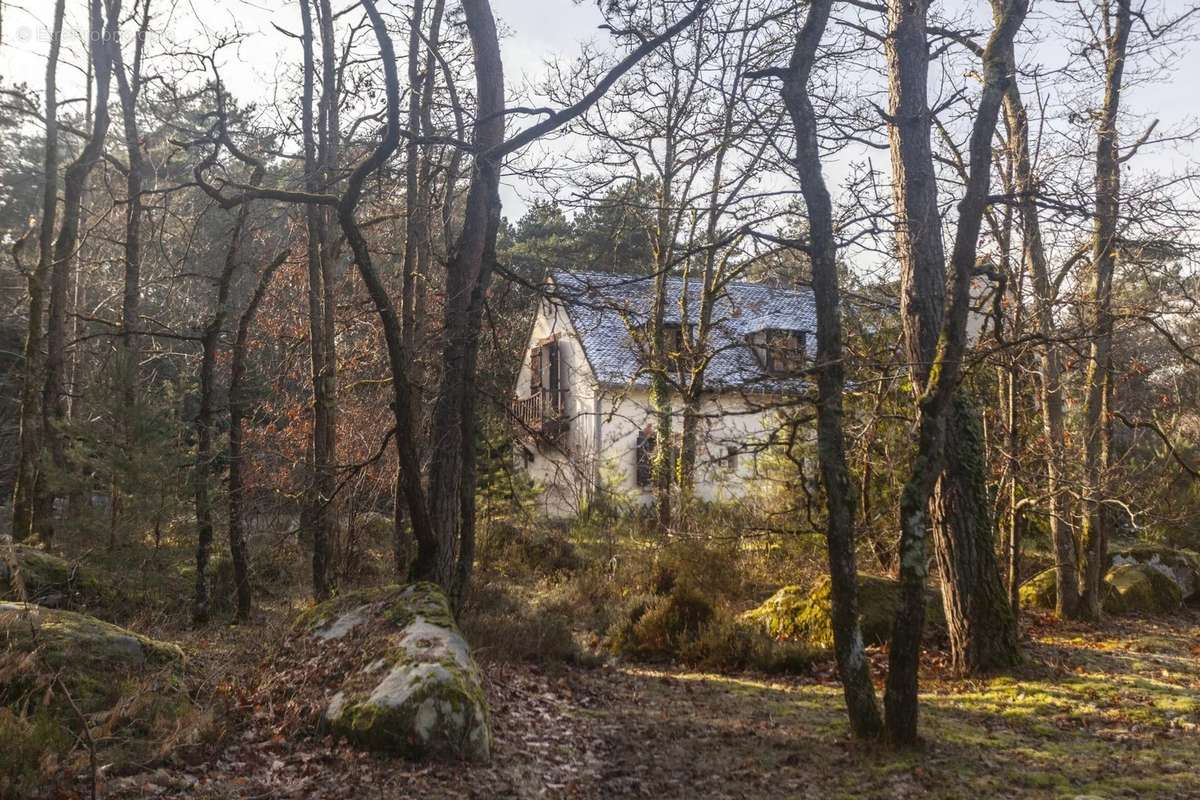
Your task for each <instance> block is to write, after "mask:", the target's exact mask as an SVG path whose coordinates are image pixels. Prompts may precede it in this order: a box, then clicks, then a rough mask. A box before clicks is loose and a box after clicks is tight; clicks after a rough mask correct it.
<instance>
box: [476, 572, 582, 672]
mask: <svg viewBox="0 0 1200 800" xmlns="http://www.w3.org/2000/svg"><path fill="white" fill-rule="evenodd" d="M571 619H572V614H571V608H570V606H569V605H568V604H567V603H565V602H563V601H562V600H561V599H558V598H555V597H553V596H524V595H523V594H521V593H519V592H518V591H516V590H513V589H509V590H506V589H504V588H501V587H500V586H499V585H497V584H496V583H481V584H478V585H476V586H475V588H474V589H472V590H471V597H470V599H469V601H468V603H467V605H466V607H465V608H464V609H463V613H462V614H461V615H460V617H459V627H460V628H461V629H462V632H463V635H464V636H465V637H466V638H467V641H468V642H470V643H471V648H472V650H473V651H474V653H475V654H476V656H478V657H481V658H491V659H495V660H498V661H532V662H537V663H549V662H555V661H567V662H576V663H587V661H588V659H587V658H586V654H585V653H584V652H583V650H582V649H581V648H580V647H579V645H578V644H577V643H576V641H575V635H574V633H573V632H572V628H571Z"/></svg>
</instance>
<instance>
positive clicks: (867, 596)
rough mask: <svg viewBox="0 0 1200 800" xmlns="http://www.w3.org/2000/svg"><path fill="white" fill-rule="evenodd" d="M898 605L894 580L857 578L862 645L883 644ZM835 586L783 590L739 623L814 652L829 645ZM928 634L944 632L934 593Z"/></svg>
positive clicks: (928, 604)
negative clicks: (757, 626)
mask: <svg viewBox="0 0 1200 800" xmlns="http://www.w3.org/2000/svg"><path fill="white" fill-rule="evenodd" d="M899 605H900V584H899V582H897V581H896V580H893V579H892V578H884V577H879V576H875V575H860V576H858V618H859V625H861V626H862V634H863V641H864V642H865V643H866V644H868V645H872V644H885V643H886V642H887V641H888V640H889V639H890V638H891V635H892V624H893V623H894V621H895V619H896V611H897V610H898V608H899ZM832 609H833V584H832V582H831V581H830V580H829V578H828V577H825V578H822V579H821V580H820V581H818V582H817V584H816V586H814V587H813V588H812V589H811V590H806V589H805V588H804V587H801V586H784V587H783V588H782V589H780V590H779V591H777V592H776V593H775V594H773V595H772V596H771V597H769V598H768V599H767V600H766V602H764V603H763V604H762V605H760V606H759V607H758V608H755V609H753V610H751V611H748V612H746V614H745V615H743V618H744V619H746V620H747V621H750V622H755V623H758V624H760V625H762V626H763V627H764V628H765V630H766V631H767V633H769V634H770V635H771V636H774V637H775V638H777V639H788V640H795V641H802V642H807V643H809V644H810V645H813V646H815V647H832V646H833V619H832ZM925 621H926V629H927V630H935V631H936V630H945V626H946V623H945V614H944V612H943V611H942V604H941V600H940V598H939V597H938V595H937V593H936V592H930V593H929V595H928V598H927V601H926V605H925Z"/></svg>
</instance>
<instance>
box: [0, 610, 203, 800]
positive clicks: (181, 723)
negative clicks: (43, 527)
mask: <svg viewBox="0 0 1200 800" xmlns="http://www.w3.org/2000/svg"><path fill="white" fill-rule="evenodd" d="M186 666H187V665H186V661H185V659H184V655H183V651H182V650H180V649H179V647H177V646H176V645H173V644H168V643H165V642H159V641H155V640H154V639H150V638H148V637H146V636H142V635H140V634H137V633H134V632H133V631H130V630H126V629H125V628H120V627H117V626H116V625H110V624H109V623H107V622H102V621H101V620H98V619H95V618H94V617H89V616H87V615H86V614H78V613H75V612H73V611H63V610H60V609H50V608H44V607H41V606H35V605H28V604H25V603H8V602H0V797H25V796H29V795H31V794H35V793H36V795H37V796H39V797H42V796H44V797H59V796H64V797H65V796H67V795H68V794H72V793H70V792H67V791H65V787H63V786H59V785H58V784H59V782H64V783H70V782H71V781H72V780H73V778H74V776H75V775H76V774H78V773H79V772H80V771H85V770H86V769H87V764H86V758H87V751H86V749H85V748H84V747H83V746H82V743H81V742H79V741H78V740H77V733H78V731H79V715H80V714H83V715H85V716H86V718H87V720H88V726H89V728H90V730H91V731H92V735H93V738H94V742H95V747H96V751H95V755H96V758H97V760H98V761H99V763H101V764H104V765H106V766H105V769H111V770H112V771H113V772H121V771H125V770H128V769H130V768H141V767H142V766H143V765H145V764H148V763H152V762H154V761H156V760H158V759H159V758H161V757H163V756H164V755H165V754H166V753H167V752H168V751H170V750H172V749H174V748H176V747H180V746H186V745H193V744H197V743H198V742H199V741H200V739H201V737H203V736H204V732H205V730H206V729H207V728H208V726H210V725H211V724H212V719H211V715H209V714H207V713H206V712H204V711H203V710H201V709H199V708H197V707H196V706H195V705H194V704H193V702H192V700H191V692H190V687H189V685H188V681H187V670H186ZM81 760H82V762H81ZM60 789H61V790H63V791H60ZM72 796H73V795H72Z"/></svg>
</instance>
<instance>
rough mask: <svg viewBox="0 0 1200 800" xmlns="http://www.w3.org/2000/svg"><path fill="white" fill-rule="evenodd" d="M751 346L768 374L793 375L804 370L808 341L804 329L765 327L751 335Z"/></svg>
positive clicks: (778, 375)
mask: <svg viewBox="0 0 1200 800" xmlns="http://www.w3.org/2000/svg"><path fill="white" fill-rule="evenodd" d="M749 340H750V347H751V348H753V350H754V355H755V356H757V358H758V363H759V364H760V365H761V366H762V368H763V371H765V372H766V373H767V374H768V375H774V376H776V377H792V376H795V375H799V374H800V373H802V372H803V371H804V368H805V362H806V356H807V349H806V346H807V343H806V341H805V333H804V331H794V330H785V329H781V328H764V329H762V330H758V331H754V332H753V333H751V334H750V336H749Z"/></svg>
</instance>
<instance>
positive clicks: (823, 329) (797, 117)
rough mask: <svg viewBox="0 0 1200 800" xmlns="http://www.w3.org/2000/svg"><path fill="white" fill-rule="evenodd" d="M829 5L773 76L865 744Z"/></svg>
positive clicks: (855, 725) (815, 6)
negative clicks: (790, 142) (826, 80)
mask: <svg viewBox="0 0 1200 800" xmlns="http://www.w3.org/2000/svg"><path fill="white" fill-rule="evenodd" d="M832 5H833V2H832V0H814V2H813V3H811V4H810V5H809V9H808V15H807V17H806V18H805V21H804V27H803V28H801V30H800V32H799V34H798V35H797V36H796V42H795V45H794V46H793V48H792V54H791V59H790V61H789V63H788V66H787V67H786V68H782V69H778V70H774V71H772V74H775V75H777V76H778V77H780V78H782V80H783V89H782V95H783V101H784V103H785V105H786V106H787V110H788V114H789V116H790V117H791V121H792V127H793V129H794V131H795V136H796V156H795V168H796V173H797V175H798V177H799V180H800V189H801V192H802V193H803V195H804V203H805V206H806V208H807V210H808V240H807V248H806V252H807V253H808V256H809V259H810V262H811V265H812V283H813V294H814V296H815V299H816V304H817V363H816V374H817V455H818V459H819V461H820V467H821V480H822V484H823V485H824V487H825V506H826V514H827V516H826V521H825V538H826V543H827V546H828V552H829V574H830V581H831V590H832V604H833V607H832V612H831V617H832V620H833V634H834V648H835V654H836V656H837V664H838V673H839V675H840V676H841V679H842V691H843V694H844V695H845V699H846V710H847V712H848V714H849V717H850V728H851V730H852V731H853V732H854V734H855V735H856V736H859V737H864V738H869V737H875V736H878V735H879V734H880V733H881V732H882V729H883V720H882V719H881V717H880V714H879V706H878V704H877V702H876V699H875V686H874V684H873V683H872V682H871V671H870V665H869V664H868V662H867V659H866V653H865V651H864V649H863V638H862V630H861V628H860V626H859V622H858V567H857V564H856V563H855V551H854V548H855V543H854V538H855V537H854V517H855V505H856V502H857V501H856V498H855V492H854V485H853V483H852V481H851V480H850V472H849V469H848V467H847V464H846V443H845V429H844V421H843V418H844V407H843V399H842V397H843V394H844V393H845V388H846V378H845V357H844V352H843V347H842V319H841V313H842V312H841V287H840V285H839V278H838V271H837V241H836V238H835V232H834V220H833V203H832V200H831V199H830V195H829V189H828V188H827V187H826V185H825V178H824V175H823V174H822V166H821V145H820V138H819V131H818V119H817V114H816V112H815V111H814V109H813V104H812V100H811V98H810V97H809V90H808V84H809V80H810V78H811V76H812V71H813V65H814V63H815V61H816V59H817V54H818V49H819V48H820V45H821V39H822V37H823V36H824V33H825V28H826V26H827V24H828V22H829V16H830V11H831V8H832Z"/></svg>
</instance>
